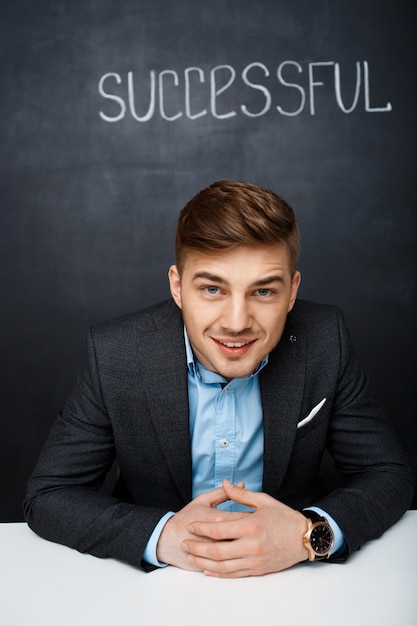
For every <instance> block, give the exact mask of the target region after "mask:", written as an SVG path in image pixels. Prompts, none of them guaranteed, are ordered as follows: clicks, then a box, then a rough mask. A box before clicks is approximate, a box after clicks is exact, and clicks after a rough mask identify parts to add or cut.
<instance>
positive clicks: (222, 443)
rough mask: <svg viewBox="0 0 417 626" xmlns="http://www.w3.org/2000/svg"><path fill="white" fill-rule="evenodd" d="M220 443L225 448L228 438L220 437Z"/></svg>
mask: <svg viewBox="0 0 417 626" xmlns="http://www.w3.org/2000/svg"><path fill="white" fill-rule="evenodd" d="M220 445H221V446H222V448H227V446H228V445H229V440H228V439H220Z"/></svg>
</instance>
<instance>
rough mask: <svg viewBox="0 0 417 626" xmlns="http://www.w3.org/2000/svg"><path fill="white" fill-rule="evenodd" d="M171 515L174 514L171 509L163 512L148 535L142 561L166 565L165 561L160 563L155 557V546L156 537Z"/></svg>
mask: <svg viewBox="0 0 417 626" xmlns="http://www.w3.org/2000/svg"><path fill="white" fill-rule="evenodd" d="M173 515H175V513H173V512H172V511H170V512H168V513H165V515H164V517H162V518H161V519H160V520H159V522H158V523H157V525H156V526H155V528H154V531H153V533H152V535H151V536H150V537H149V540H148V543H147V544H146V548H145V550H144V552H143V555H142V561H145V563H149V565H154V566H155V567H166V566H167V563H161V562H160V561H158V559H157V558H156V546H157V544H158V539H159V536H160V534H161V532H162V529H163V528H164V526H165V524H166V523H167V521H168V520H169V519H171V517H172V516H173Z"/></svg>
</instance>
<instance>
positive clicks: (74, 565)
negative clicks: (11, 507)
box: [0, 511, 417, 626]
mask: <svg viewBox="0 0 417 626" xmlns="http://www.w3.org/2000/svg"><path fill="white" fill-rule="evenodd" d="M173 622H174V623H175V624H178V625H180V626H191V625H192V626H196V625H198V626H206V625H207V626H208V625H210V626H223V625H227V626H235V625H237V626H245V625H246V624H250V625H251V626H253V625H254V624H255V625H257V624H274V625H280V626H281V625H282V626H292V625H296V626H305V625H306V624H309V625H310V624H317V625H320V626H327V625H331V626H345V625H349V626H373V625H375V626H416V625H417V511H409V512H408V513H406V515H405V516H404V517H403V518H402V519H401V520H400V521H399V522H398V524H397V525H396V526H394V527H393V528H391V529H390V530H388V531H387V532H386V533H385V535H384V536H383V537H382V538H381V539H379V540H377V541H372V542H370V543H368V544H367V545H366V546H364V547H363V548H362V549H361V550H360V551H359V552H357V553H356V554H354V555H353V556H352V557H351V559H350V560H349V561H348V562H347V563H345V564H328V563H314V564H308V563H305V564H301V565H298V566H296V567H294V568H292V569H290V570H286V571H285V572H280V573H278V574H271V575H268V576H263V577H260V578H244V579H237V580H225V579H224V580H220V579H214V578H207V577H205V576H204V575H203V574H199V573H194V572H186V571H183V570H179V569H176V568H173V567H168V568H166V569H163V570H158V571H155V572H153V573H151V574H144V573H143V572H141V571H139V570H136V569H135V568H133V567H130V566H128V565H124V564H123V563H119V562H117V561H114V560H110V559H106V560H102V559H97V558H95V557H92V556H90V555H84V554H79V553H78V552H76V551H75V550H71V549H70V548H66V547H64V546H61V545H57V544H53V543H50V542H48V541H45V540H43V539H40V538H39V537H37V536H36V535H35V534H33V533H32V532H31V531H30V530H29V528H28V527H27V526H26V524H20V523H19V524H0V624H1V626H87V625H88V626H107V625H112V626H141V625H145V624H149V625H150V626H160V625H162V624H163V625H170V624H172V623H173Z"/></svg>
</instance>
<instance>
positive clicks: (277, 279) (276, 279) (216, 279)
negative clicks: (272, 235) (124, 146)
mask: <svg viewBox="0 0 417 626" xmlns="http://www.w3.org/2000/svg"><path fill="white" fill-rule="evenodd" d="M199 279H202V280H208V281H210V282H212V283H218V284H220V285H229V283H228V282H227V280H225V279H224V278H222V277H221V276H217V275H216V274H210V272H196V273H195V274H194V276H193V278H192V281H193V282H194V281H196V280H199ZM272 283H284V277H283V276H282V275H281V274H273V275H272V276H267V277H266V278H260V279H259V280H256V281H255V282H254V283H252V284H251V285H249V289H253V288H254V287H264V286H265V285H271V284H272Z"/></svg>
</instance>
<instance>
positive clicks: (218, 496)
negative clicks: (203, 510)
mask: <svg viewBox="0 0 417 626" xmlns="http://www.w3.org/2000/svg"><path fill="white" fill-rule="evenodd" d="M228 499H229V497H228V496H227V495H226V492H225V491H224V489H223V486H221V487H218V488H217V489H213V490H212V491H206V492H205V493H201V494H200V495H199V496H197V497H196V498H195V500H194V501H195V502H198V503H199V504H203V505H205V506H210V507H214V506H217V505H218V504H221V503H222V502H226V500H228Z"/></svg>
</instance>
